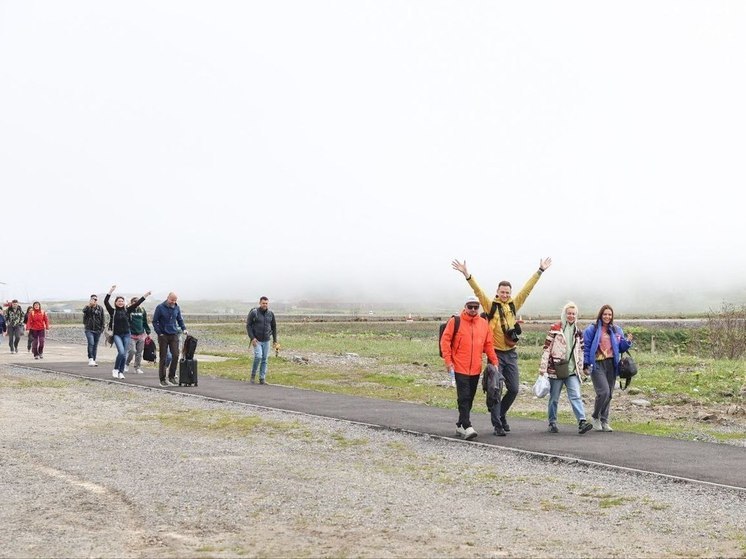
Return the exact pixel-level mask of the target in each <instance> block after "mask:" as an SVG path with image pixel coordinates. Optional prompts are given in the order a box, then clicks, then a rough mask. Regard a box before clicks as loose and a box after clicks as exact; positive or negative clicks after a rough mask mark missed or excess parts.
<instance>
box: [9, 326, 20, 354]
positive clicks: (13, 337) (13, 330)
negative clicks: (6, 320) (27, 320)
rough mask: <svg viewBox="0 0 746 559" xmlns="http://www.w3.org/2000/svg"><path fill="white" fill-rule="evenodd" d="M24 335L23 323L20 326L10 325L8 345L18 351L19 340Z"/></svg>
mask: <svg viewBox="0 0 746 559" xmlns="http://www.w3.org/2000/svg"><path fill="white" fill-rule="evenodd" d="M21 336H23V324H19V325H18V326H8V345H10V349H11V351H18V342H19V341H20V340H21Z"/></svg>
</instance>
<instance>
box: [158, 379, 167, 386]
mask: <svg viewBox="0 0 746 559" xmlns="http://www.w3.org/2000/svg"><path fill="white" fill-rule="evenodd" d="M160 383H161V386H168V383H167V382H166V381H165V380H162V381H160Z"/></svg>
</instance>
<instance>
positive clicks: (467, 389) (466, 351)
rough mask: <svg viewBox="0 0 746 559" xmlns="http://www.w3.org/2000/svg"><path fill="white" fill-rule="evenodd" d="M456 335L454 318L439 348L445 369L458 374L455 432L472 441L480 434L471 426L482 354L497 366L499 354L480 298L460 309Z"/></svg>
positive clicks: (449, 323)
mask: <svg viewBox="0 0 746 559" xmlns="http://www.w3.org/2000/svg"><path fill="white" fill-rule="evenodd" d="M458 318H459V327H458V331H457V332H456V335H455V336H454V334H453V332H454V330H456V318H455V317H452V318H451V319H450V320H449V321H448V324H446V327H445V330H443V336H442V337H441V339H440V351H441V353H443V361H445V364H446V369H447V370H448V372H449V373H455V377H456V394H457V396H456V398H457V400H456V401H457V403H458V423H456V435H458V436H459V437H461V438H462V439H466V440H467V441H470V440H472V439H474V438H475V437H476V436H477V432H476V431H475V430H474V427H472V426H471V419H470V417H469V416H470V414H471V408H472V405H473V404H474V396H475V395H476V393H477V388H478V387H479V374H480V373H481V372H482V353H486V354H487V359H488V360H489V362H490V363H492V364H493V365H497V354H496V353H495V348H494V346H493V342H492V332H491V331H490V327H489V324H487V321H486V320H485V319H483V318H482V317H481V316H479V299H477V298H476V297H469V298H468V299H467V300H466V304H465V305H464V310H462V311H461V315H460V316H459V317H458Z"/></svg>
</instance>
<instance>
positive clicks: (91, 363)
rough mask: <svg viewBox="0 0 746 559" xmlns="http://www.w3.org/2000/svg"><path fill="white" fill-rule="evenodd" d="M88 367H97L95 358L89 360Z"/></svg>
mask: <svg viewBox="0 0 746 559" xmlns="http://www.w3.org/2000/svg"><path fill="white" fill-rule="evenodd" d="M88 366H89V367H95V366H96V362H95V361H94V360H93V357H91V358H90V359H88Z"/></svg>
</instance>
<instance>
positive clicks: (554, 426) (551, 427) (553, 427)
mask: <svg viewBox="0 0 746 559" xmlns="http://www.w3.org/2000/svg"><path fill="white" fill-rule="evenodd" d="M549 432H550V433H559V429H557V424H556V423H550V424H549Z"/></svg>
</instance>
